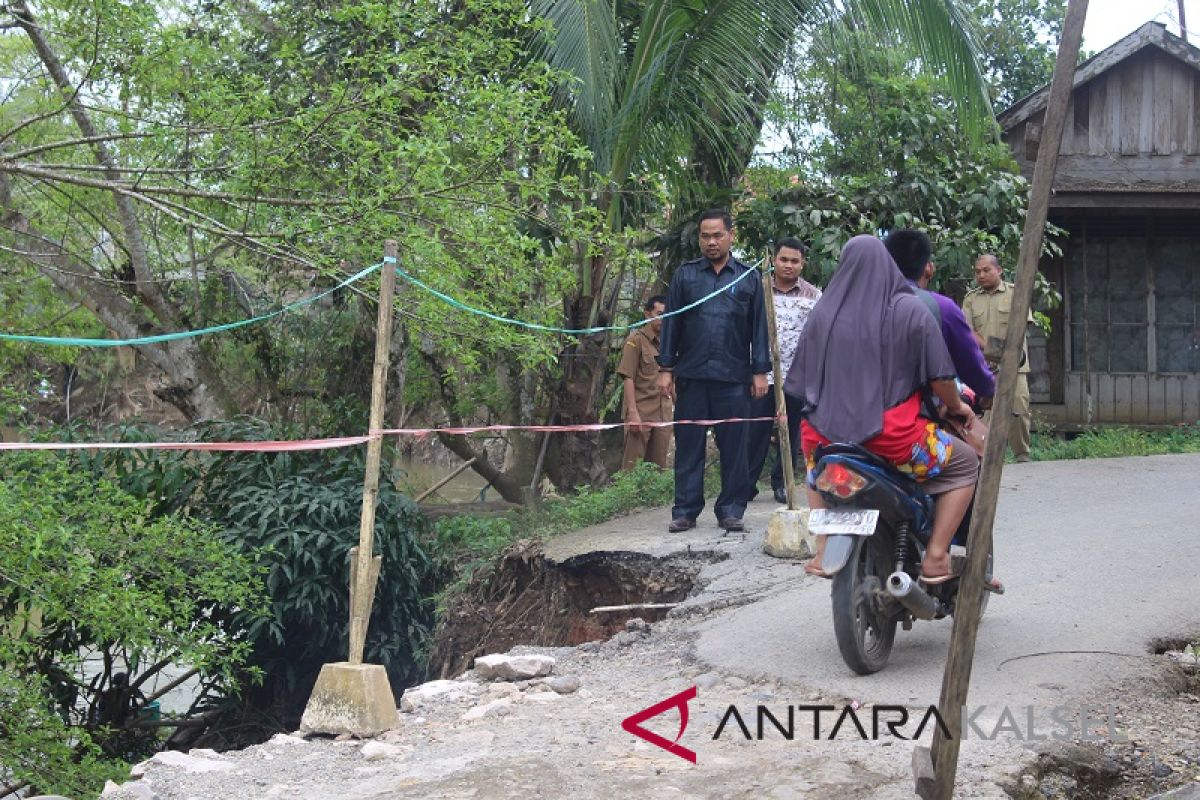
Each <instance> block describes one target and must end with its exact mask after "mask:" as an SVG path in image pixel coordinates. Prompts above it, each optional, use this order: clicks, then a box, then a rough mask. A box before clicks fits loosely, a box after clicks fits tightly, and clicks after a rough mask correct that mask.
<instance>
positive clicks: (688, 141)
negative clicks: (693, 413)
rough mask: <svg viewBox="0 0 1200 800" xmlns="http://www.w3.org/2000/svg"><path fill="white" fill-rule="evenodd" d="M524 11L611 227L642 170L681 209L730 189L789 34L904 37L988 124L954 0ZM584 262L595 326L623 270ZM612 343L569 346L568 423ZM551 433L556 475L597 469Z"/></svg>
mask: <svg viewBox="0 0 1200 800" xmlns="http://www.w3.org/2000/svg"><path fill="white" fill-rule="evenodd" d="M532 9H533V11H534V13H535V14H537V15H539V16H541V17H542V18H544V19H545V20H546V21H547V22H548V23H549V27H550V29H551V30H550V31H549V32H547V34H546V35H545V37H544V38H542V39H541V41H540V42H539V45H538V55H539V56H540V57H541V58H544V59H545V60H546V62H547V63H549V64H550V66H552V67H553V68H555V69H556V70H558V71H560V72H561V73H563V74H565V75H566V76H568V78H569V80H568V81H566V82H565V83H564V85H563V87H562V88H561V90H560V93H559V101H560V103H561V104H562V106H563V107H564V108H565V109H566V110H567V111H568V113H569V115H570V119H571V120H572V124H573V126H574V127H575V129H576V132H577V133H578V134H579V135H580V136H581V137H582V138H583V139H584V141H585V142H586V143H587V144H588V146H589V147H590V148H591V151H592V155H593V158H594V164H593V173H592V174H591V176H589V180H591V182H592V189H593V197H594V198H595V203H596V206H597V208H598V210H599V211H600V212H601V213H602V216H603V219H604V221H605V225H606V227H607V228H608V230H609V232H610V233H614V234H617V233H620V232H621V231H623V230H625V229H626V228H636V227H640V226H641V225H640V223H641V222H642V220H641V219H639V216H640V213H639V212H640V211H641V208H640V207H639V203H638V201H637V199H636V198H637V197H638V192H637V191H635V189H636V186H635V182H636V181H637V180H639V179H641V178H643V177H645V176H647V175H652V176H654V178H655V179H656V180H657V181H659V182H662V183H665V184H666V185H667V186H668V187H669V195H670V196H671V198H672V200H673V203H674V210H675V218H676V219H679V218H681V217H683V216H690V212H691V211H693V210H695V208H694V206H695V204H697V203H698V202H700V198H709V197H712V196H713V190H717V191H718V192H719V191H720V190H726V191H728V190H730V189H732V188H733V186H734V185H735V184H736V182H737V181H738V179H739V178H740V176H741V174H742V172H743V171H744V169H745V168H746V166H747V164H748V163H749V160H750V157H751V154H752V152H753V149H754V146H755V144H756V142H757V140H758V137H759V133H760V130H761V127H762V121H763V110H764V108H765V106H766V103H767V101H768V98H769V96H770V92H771V89H772V85H773V82H774V80H775V74H776V72H777V70H778V68H779V66H780V65H781V63H782V61H783V58H784V56H785V54H786V52H787V49H788V47H789V45H790V43H791V42H792V41H793V39H794V38H795V37H797V36H801V35H805V34H806V33H807V34H809V35H813V34H819V33H820V32H822V31H824V32H829V31H832V30H834V29H835V27H836V26H834V25H833V23H837V25H842V26H845V25H848V26H851V27H853V28H855V29H856V30H859V31H865V32H869V33H871V34H873V35H874V36H875V37H877V38H878V40H879V41H880V42H883V43H905V44H907V45H908V46H909V47H910V48H911V49H913V50H914V51H915V52H917V53H918V54H919V56H920V66H921V67H923V68H924V69H926V70H928V71H930V72H933V73H936V74H938V75H940V76H942V77H943V78H944V79H945V84H946V87H947V90H948V91H949V93H950V94H951V96H953V97H954V98H955V99H956V100H957V101H958V104H959V108H960V112H961V117H962V119H963V121H964V123H965V124H966V125H967V126H968V127H971V128H973V129H974V130H977V131H982V130H984V127H985V123H984V120H986V118H987V116H988V111H989V110H990V108H989V106H988V100H987V93H986V90H985V88H984V84H983V81H982V79H981V77H980V70H979V68H978V65H977V61H976V53H975V47H974V44H973V40H972V37H971V35H970V26H969V22H968V18H967V16H966V15H965V12H964V11H963V9H961V8H960V7H959V3H958V2H956V0H533V5H532ZM854 39H857V40H861V37H853V39H851V38H849V37H848V38H847V41H851V40H854ZM698 189H699V190H698ZM681 212H682V213H681ZM579 267H580V274H579V281H578V292H577V294H576V295H575V296H574V297H572V298H570V300H569V302H568V304H567V306H568V314H569V317H570V321H571V323H572V327H589V326H594V325H597V324H598V323H604V322H606V321H607V320H608V319H611V317H612V315H613V312H614V307H615V303H616V292H611V291H609V292H607V293H606V285H608V284H610V282H612V281H614V279H616V281H617V282H619V278H615V276H613V275H611V274H610V273H611V272H612V270H611V269H610V260H609V258H608V255H607V254H605V253H598V254H592V255H589V256H587V257H585V258H583V259H581V263H580V265H579ZM607 345H608V337H607V336H606V335H598V336H596V337H591V338H590V339H587V338H585V339H583V340H580V341H579V342H578V343H577V344H573V345H571V347H570V350H571V352H569V353H567V354H565V355H568V356H569V357H568V358H564V359H563V362H562V363H564V364H566V365H567V366H566V368H565V375H564V382H563V384H562V386H561V388H560V392H559V397H558V403H559V406H558V409H559V415H560V417H561V418H562V419H563V421H565V422H590V421H595V418H596V414H597V400H598V398H599V396H600V393H601V392H602V391H603V387H604V385H605V378H606V375H605V374H604V373H605V369H606V364H607V352H608V347H607ZM558 441H559V443H560V445H561V447H562V448H564V449H563V450H560V452H559V453H558V458H556V459H553V460H552V465H555V466H557V469H556V470H555V471H556V472H557V473H558V475H557V476H556V478H558V479H559V481H558V482H562V483H566V484H568V485H571V484H575V483H580V482H584V481H590V480H594V479H596V478H598V477H601V476H600V475H599V474H598V472H599V470H601V469H602V467H599V466H598V463H597V462H598V459H595V458H594V457H590V456H591V453H589V450H591V448H592V445H591V444H590V443H589V442H588V441H587V440H586V439H578V440H572V439H571V438H569V437H562V438H561V439H559V440H558ZM570 465H575V469H572V468H570ZM585 465H586V466H585ZM579 470H582V472H580V471H579ZM572 473H574V474H572Z"/></svg>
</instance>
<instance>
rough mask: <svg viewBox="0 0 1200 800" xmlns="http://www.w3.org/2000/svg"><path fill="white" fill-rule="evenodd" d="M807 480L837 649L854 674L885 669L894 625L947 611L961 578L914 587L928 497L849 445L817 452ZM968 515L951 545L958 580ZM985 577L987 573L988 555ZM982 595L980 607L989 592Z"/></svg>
mask: <svg viewBox="0 0 1200 800" xmlns="http://www.w3.org/2000/svg"><path fill="white" fill-rule="evenodd" d="M814 455H815V456H816V468H815V470H814V479H815V484H816V489H817V491H818V492H819V493H820V494H821V496H822V497H823V498H824V499H825V502H826V503H827V504H828V506H829V507H828V508H827V509H814V510H813V511H812V512H811V514H810V517H809V530H810V531H811V532H812V533H814V534H826V535H827V536H828V538H827V540H826V543H825V553H824V556H823V557H822V562H821V563H822V568H823V569H824V570H825V572H826V573H827V574H830V575H832V576H833V588H832V591H831V597H832V603H833V629H834V633H835V634H836V637H837V643H838V650H840V651H841V654H842V659H843V660H844V661H845V662H846V665H847V666H849V667H850V669H852V670H854V672H856V673H858V674H859V675H869V674H871V673H873V672H878V671H879V670H881V669H883V667H884V666H885V665H886V664H887V660H888V656H889V655H890V654H891V652H892V645H893V643H894V641H895V638H896V626H897V625H900V626H902V627H903V628H904V630H911V629H912V624H913V622H914V620H918V619H920V620H936V619H942V618H945V617H948V616H951V615H953V614H954V606H955V600H956V599H957V596H958V591H959V584H960V583H961V579H959V578H955V579H953V580H950V581H947V582H945V583H940V584H936V585H932V586H926V585H923V584H919V583H918V580H917V579H918V577H919V576H920V569H921V561H922V559H923V558H924V556H925V548H926V547H927V546H928V545H929V538H930V534H931V531H932V525H933V498H932V497H931V496H929V495H927V494H925V492H923V491H922V490H921V487H920V484H918V483H917V482H916V481H915V480H914V479H913V478H912V477H910V476H909V475H906V474H905V473H902V472H900V471H899V470H897V469H896V468H895V467H894V466H893V465H892V464H891V463H890V462H888V461H887V460H885V459H882V458H880V457H879V456H877V455H875V454H874V453H871V452H869V451H868V450H866V449H865V448H863V447H861V446H858V445H853V444H836V443H834V444H829V445H825V446H824V447H821V448H818V449H817V451H816V453H815V454H814ZM970 519H971V511H970V509H968V510H967V513H966V514H965V515H964V517H963V522H962V524H961V525H960V526H959V530H958V531H957V533H956V534H955V537H954V540H953V543H952V545H951V547H950V558H951V570H952V572H953V573H954V574H955V575H961V574H962V571H963V567H964V566H965V560H966V548H965V544H966V539H967V529H968V527H969V525H970ZM987 575H988V576H991V575H992V554H991V553H990V552H989V553H988V563H987ZM989 594H991V592H989V591H987V590H984V594H983V599H982V603H983V608H984V609H986V608H987V601H988V595H989Z"/></svg>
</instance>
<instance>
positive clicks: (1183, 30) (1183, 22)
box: [1179, 0, 1188, 44]
mask: <svg viewBox="0 0 1200 800" xmlns="http://www.w3.org/2000/svg"><path fill="white" fill-rule="evenodd" d="M1183 6H1184V3H1183V0H1179V37H1180V38H1181V39H1183V41H1184V43H1185V44H1186V43H1187V40H1188V35H1187V11H1186V10H1185V9H1184V7H1183Z"/></svg>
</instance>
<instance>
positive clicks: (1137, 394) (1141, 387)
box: [1128, 375, 1150, 422]
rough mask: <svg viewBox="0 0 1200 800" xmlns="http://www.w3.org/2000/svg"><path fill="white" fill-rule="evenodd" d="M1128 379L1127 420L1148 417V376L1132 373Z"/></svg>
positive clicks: (1138, 419)
mask: <svg viewBox="0 0 1200 800" xmlns="http://www.w3.org/2000/svg"><path fill="white" fill-rule="evenodd" d="M1129 381H1130V387H1129V388H1130V401H1129V417H1128V421H1129V422H1142V421H1145V420H1149V419H1150V377H1149V376H1148V375H1133V376H1131V377H1130V379H1129Z"/></svg>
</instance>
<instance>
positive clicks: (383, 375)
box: [348, 239, 396, 664]
mask: <svg viewBox="0 0 1200 800" xmlns="http://www.w3.org/2000/svg"><path fill="white" fill-rule="evenodd" d="M379 274H380V280H379V315H378V316H377V317H376V320H375V371H374V373H373V374H372V375H371V422H370V425H371V427H370V431H371V439H370V441H368V442H367V474H366V477H365V478H364V479H363V503H362V517H361V522H360V524H359V529H358V547H355V548H352V549H351V550H350V654H349V655H350V657H349V659H348V660H349V662H350V663H351V664H361V663H363V649H364V648H365V647H366V643H367V623H368V622H369V621H370V619H371V605H372V604H373V603H374V600H375V584H376V582H378V580H379V568H380V566H381V564H382V562H383V557H382V556H376V555H375V554H374V549H375V544H374V539H375V504H376V502H377V501H378V499H379V462H380V458H381V456H382V455H383V437H381V436H379V435H378V434H377V433H376V431H379V430H382V429H383V406H384V401H385V400H386V399H387V373H388V357H389V352H390V350H391V345H392V297H393V295H394V294H395V292H396V242H395V241H394V240H392V239H388V240H387V242H386V243H385V244H384V246H383V269H382V270H381V271H380V273H379Z"/></svg>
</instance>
